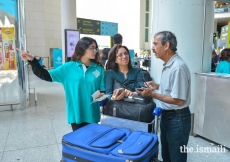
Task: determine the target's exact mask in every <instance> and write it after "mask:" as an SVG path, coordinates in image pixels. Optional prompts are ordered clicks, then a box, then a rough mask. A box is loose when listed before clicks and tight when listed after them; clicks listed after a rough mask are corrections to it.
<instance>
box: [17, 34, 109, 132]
mask: <svg viewBox="0 0 230 162" xmlns="http://www.w3.org/2000/svg"><path fill="white" fill-rule="evenodd" d="M20 51H21V50H20ZM21 53H22V55H21V56H22V58H23V59H27V60H28V61H29V62H30V64H31V66H32V70H33V72H34V74H35V75H37V76H38V77H39V78H41V79H43V80H46V81H51V82H59V83H61V84H62V85H63V87H64V91H65V95H66V110H67V119H68V123H69V124H71V126H72V129H73V131H74V130H76V129H78V128H80V127H82V126H84V125H86V124H88V123H97V122H99V121H100V109H99V105H98V103H93V104H91V102H92V100H93V98H92V96H91V95H92V94H93V93H94V92H95V91H97V90H100V91H105V84H104V77H105V73H104V68H103V66H102V65H101V64H100V63H99V53H98V46H97V42H96V40H94V39H92V38H90V37H83V38H81V39H80V40H79V41H78V43H77V45H76V47H75V51H74V54H73V56H72V58H71V61H70V62H67V63H65V64H63V65H61V66H59V67H58V68H56V69H53V70H49V72H48V71H47V70H45V69H44V68H43V67H41V66H40V64H39V63H38V60H37V59H35V58H34V57H33V56H32V55H30V54H29V53H26V52H25V51H21Z"/></svg>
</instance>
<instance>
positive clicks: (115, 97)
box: [111, 90, 126, 100]
mask: <svg viewBox="0 0 230 162" xmlns="http://www.w3.org/2000/svg"><path fill="white" fill-rule="evenodd" d="M125 95H126V92H125V90H124V91H123V92H122V93H121V94H119V91H118V90H115V91H113V95H112V97H111V100H121V99H122V98H124V97H125Z"/></svg>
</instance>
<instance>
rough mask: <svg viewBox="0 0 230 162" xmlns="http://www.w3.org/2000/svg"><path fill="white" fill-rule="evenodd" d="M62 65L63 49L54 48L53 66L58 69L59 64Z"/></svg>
mask: <svg viewBox="0 0 230 162" xmlns="http://www.w3.org/2000/svg"><path fill="white" fill-rule="evenodd" d="M60 65H62V49H59V48H54V49H53V68H54V69H56V68H57V67H58V66H60Z"/></svg>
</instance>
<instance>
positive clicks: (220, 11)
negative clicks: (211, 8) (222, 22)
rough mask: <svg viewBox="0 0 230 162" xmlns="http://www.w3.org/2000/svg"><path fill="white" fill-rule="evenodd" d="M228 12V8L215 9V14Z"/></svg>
mask: <svg viewBox="0 0 230 162" xmlns="http://www.w3.org/2000/svg"><path fill="white" fill-rule="evenodd" d="M223 12H228V8H215V13H223Z"/></svg>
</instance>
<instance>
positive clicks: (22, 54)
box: [16, 48, 34, 61]
mask: <svg viewBox="0 0 230 162" xmlns="http://www.w3.org/2000/svg"><path fill="white" fill-rule="evenodd" d="M16 50H17V51H19V52H20V53H21V57H22V59H23V60H25V59H27V60H29V61H32V60H33V59H34V56H33V55H31V54H29V53H28V52H26V51H23V50H21V49H18V48H16Z"/></svg>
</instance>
